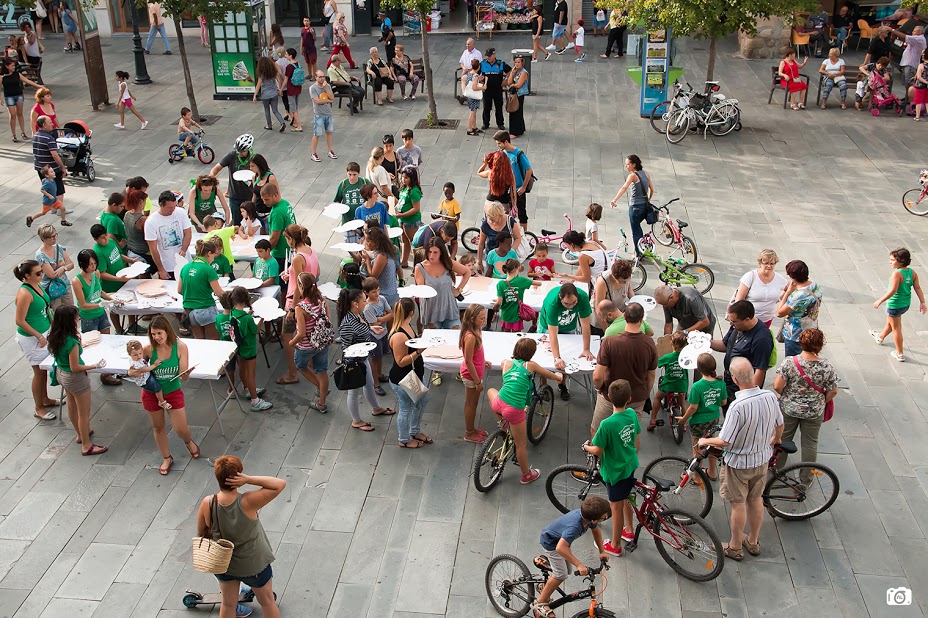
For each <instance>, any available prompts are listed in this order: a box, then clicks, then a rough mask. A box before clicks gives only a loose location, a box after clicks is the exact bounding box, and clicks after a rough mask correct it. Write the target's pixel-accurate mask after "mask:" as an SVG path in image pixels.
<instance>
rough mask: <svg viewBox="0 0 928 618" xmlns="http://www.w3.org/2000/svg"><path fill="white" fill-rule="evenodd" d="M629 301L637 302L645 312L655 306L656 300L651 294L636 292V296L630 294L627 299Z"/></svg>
mask: <svg viewBox="0 0 928 618" xmlns="http://www.w3.org/2000/svg"><path fill="white" fill-rule="evenodd" d="M628 302H630V303H638V304H639V305H641V307H642V308H643V309H644V310H645V312H646V313H647V312H648V311H650V310H651V309H654V308H655V307H657V301H656V300H654V298H652V297H651V296H645V295H644V294H638V295H637V296H632V297H631V298H629V299H628Z"/></svg>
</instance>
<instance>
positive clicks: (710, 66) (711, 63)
mask: <svg viewBox="0 0 928 618" xmlns="http://www.w3.org/2000/svg"><path fill="white" fill-rule="evenodd" d="M715 44H716V40H715V39H710V40H709V63H708V66H707V67H706V81H707V82H711V81H712V76H713V75H715Z"/></svg>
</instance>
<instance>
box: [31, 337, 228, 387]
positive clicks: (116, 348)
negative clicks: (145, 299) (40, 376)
mask: <svg viewBox="0 0 928 618" xmlns="http://www.w3.org/2000/svg"><path fill="white" fill-rule="evenodd" d="M133 339H135V340H136V341H139V342H141V344H142V345H148V343H149V341H148V337H147V336H144V335H143V336H129V335H100V343H98V344H96V345H92V346H90V347H89V348H84V352H83V353H82V354H81V358H82V359H83V360H84V363H85V364H88V365H92V364H94V363H97V362H99V361H100V360H106V366H105V367H102V368H100V369H94V370H92V371H89V372H88V373H109V374H125V373H126V372H128V371H129V367H130V366H131V360H130V358H129V353H128V352H127V351H126V344H127V343H129V342H130V341H132V340H133ZM181 341H183V342H184V343H186V344H187V352H188V366H189V367H193V366H194V365H196V368H195V369H194V370H193V371H191V372H190V377H191V378H193V379H195V380H218V379H220V377H221V376H220V375H219V371H220V370H221V369H222V368H223V367H225V365H226V363H227V362H229V359H230V358H232V355H233V354H235V344H234V343H233V342H231V341H214V340H212V339H181ZM54 360H55V359H54V358H53V357H51V356H49V357H48V358H46V359H45V360H44V361H42V364H41V367H42V369H45V370H46V371H47V370H49V369H51V367H52V363H53V362H54Z"/></svg>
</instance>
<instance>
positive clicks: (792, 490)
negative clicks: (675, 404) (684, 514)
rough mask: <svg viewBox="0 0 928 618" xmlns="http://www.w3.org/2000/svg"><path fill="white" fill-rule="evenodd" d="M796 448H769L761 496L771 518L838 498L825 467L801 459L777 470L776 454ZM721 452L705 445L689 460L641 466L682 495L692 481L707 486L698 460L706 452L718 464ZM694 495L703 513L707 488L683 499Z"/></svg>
mask: <svg viewBox="0 0 928 618" xmlns="http://www.w3.org/2000/svg"><path fill="white" fill-rule="evenodd" d="M713 429H715V428H714V427H713V428H710V429H709V432H707V434H706V437H708V436H709V435H711V433H712V432H713ZM796 450H797V449H796V445H795V444H794V443H793V442H781V443H779V444H777V445H776V446H775V447H774V448H773V454H772V455H771V456H770V461H769V462H768V463H769V467H768V470H767V484H766V485H765V486H764V493H763V496H762V497H763V499H764V506H765V507H766V508H767V512H768V513H770V516H771V517H780V518H782V519H786V520H790V521H799V520H803V519H809V518H812V517H815V516H816V515H820V514H822V513H824V512H825V511H826V510H828V509H829V508H830V507H831V505H832V504H834V503H835V500H837V499H838V492H839V491H840V490H841V484H840V483H839V481H838V475H837V474H835V473H834V471H833V470H832V469H831V468H829V467H827V466H823V465H822V464H820V463H813V462H809V461H804V462H799V463H794V464H790V465H788V466H785V467H784V468H783V469H782V470H780V469H777V459H778V458H779V456H780V454H781V453H786V454H791V453H795V452H796ZM723 453H724V451H723V450H722V449H718V448H715V447H712V446H707V447H704V448H703V449H701V450H700V453H699V455H698V456H697V457H694V458H693V459H692V460H689V461H688V460H686V459H684V458H682V457H660V458H658V459H655V460H654V461H652V462H651V463H649V464H648V466H647V467H646V468H645V469H644V474H645V475H647V474H663V475H666V478H669V479H674V480H675V482H676V488H675V489H673V490H671V494H673V495H677V496H683V494H684V491H686V488H687V486H688V485H690V483H692V482H693V480H695V484H696V485H697V486H698V485H700V484H702V483H704V484H705V485H706V486H708V476H706V473H705V471H703V470H702V468H700V467H699V465H700V462H702V460H704V459H706V458H707V457H708V456H709V455H713V456H715V457H718V458H719V464H720V465H721V464H722V461H721V456H722V454H723ZM694 473H695V475H696V476H697V478H696V479H692V477H693V475H694ZM677 479H678V480H679V481H678V482H677ZM698 496H701V499H702V500H704V506H703V509H702V512H703V516H705V514H706V513H708V512H709V509H710V508H712V490H711V487H710V488H709V490H708V491H704V490H700V491H686V498H685V500H686V501H687V502H688V504H692V501H695V500H696V499H697V497H698ZM693 510H694V511H695V510H696V509H695V508H694V509H693Z"/></svg>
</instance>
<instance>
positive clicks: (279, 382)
mask: <svg viewBox="0 0 928 618" xmlns="http://www.w3.org/2000/svg"><path fill="white" fill-rule="evenodd" d="M274 382H276V383H277V384H280V385H281V386H283V385H286V384H299V383H300V379H299V378H295V379H294V380H292V381H291V380H284V378H283V376H281V377H279V378H277V379H276V380H274Z"/></svg>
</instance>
